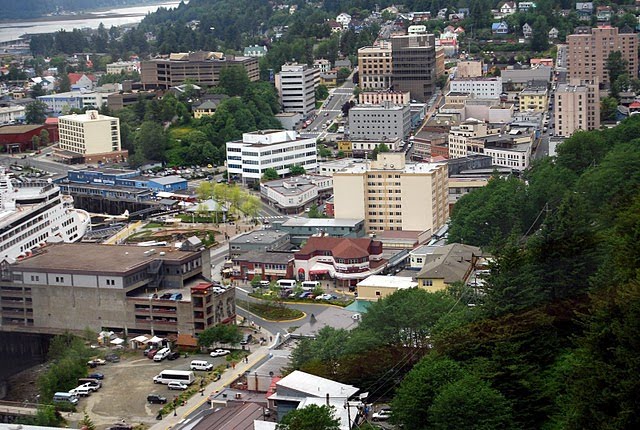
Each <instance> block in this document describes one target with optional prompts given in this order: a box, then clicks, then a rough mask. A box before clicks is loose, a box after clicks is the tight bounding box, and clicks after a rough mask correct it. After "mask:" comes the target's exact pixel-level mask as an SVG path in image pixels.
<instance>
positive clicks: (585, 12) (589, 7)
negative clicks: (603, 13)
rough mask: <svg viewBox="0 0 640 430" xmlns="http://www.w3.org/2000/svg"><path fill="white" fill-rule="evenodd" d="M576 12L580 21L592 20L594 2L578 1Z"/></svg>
mask: <svg viewBox="0 0 640 430" xmlns="http://www.w3.org/2000/svg"><path fill="white" fill-rule="evenodd" d="M576 12H577V14H578V19H579V20H580V21H591V15H593V2H586V3H576Z"/></svg>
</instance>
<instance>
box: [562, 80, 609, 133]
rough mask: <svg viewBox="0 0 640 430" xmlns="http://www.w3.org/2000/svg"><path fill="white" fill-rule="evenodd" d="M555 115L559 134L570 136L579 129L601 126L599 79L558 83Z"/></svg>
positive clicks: (593, 128)
mask: <svg viewBox="0 0 640 430" xmlns="http://www.w3.org/2000/svg"><path fill="white" fill-rule="evenodd" d="M554 115H555V118H554V119H555V127H556V135H557V136H563V137H569V136H571V135H572V134H573V133H575V132H576V131H577V130H595V129H598V128H600V89H599V86H598V81H597V80H595V81H581V80H579V79H573V80H571V81H570V82H569V83H568V84H560V85H558V89H557V91H556V100H555V114H554Z"/></svg>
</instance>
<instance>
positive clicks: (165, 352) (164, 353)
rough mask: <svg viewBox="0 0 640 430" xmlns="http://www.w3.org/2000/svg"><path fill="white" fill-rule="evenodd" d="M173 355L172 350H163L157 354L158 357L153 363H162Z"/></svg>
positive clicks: (154, 357) (155, 356)
mask: <svg viewBox="0 0 640 430" xmlns="http://www.w3.org/2000/svg"><path fill="white" fill-rule="evenodd" d="M169 354H171V349H169V348H162V349H161V350H160V351H158V352H156V355H154V356H153V361H162V360H164V359H165V358H167V357H168V356H169Z"/></svg>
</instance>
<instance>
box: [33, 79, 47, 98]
mask: <svg viewBox="0 0 640 430" xmlns="http://www.w3.org/2000/svg"><path fill="white" fill-rule="evenodd" d="M45 94H46V91H45V90H44V88H42V84H40V83H38V84H35V85H34V86H32V87H31V97H32V98H34V99H35V98H38V97H40V96H43V95H45Z"/></svg>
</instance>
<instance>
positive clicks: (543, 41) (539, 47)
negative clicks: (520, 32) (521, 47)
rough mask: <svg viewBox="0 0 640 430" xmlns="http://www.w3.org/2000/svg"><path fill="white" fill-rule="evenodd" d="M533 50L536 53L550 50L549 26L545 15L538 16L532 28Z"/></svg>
mask: <svg viewBox="0 0 640 430" xmlns="http://www.w3.org/2000/svg"><path fill="white" fill-rule="evenodd" d="M531 30H532V31H533V34H532V36H531V49H532V50H534V51H536V52H544V51H546V50H547V49H549V25H548V24H547V18H546V17H545V16H544V15H538V16H537V17H536V19H535V21H533V25H532V26H531Z"/></svg>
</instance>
